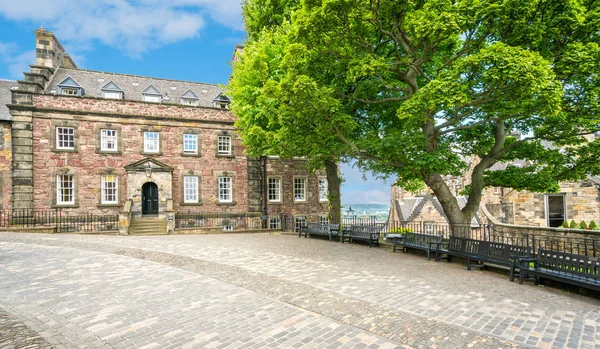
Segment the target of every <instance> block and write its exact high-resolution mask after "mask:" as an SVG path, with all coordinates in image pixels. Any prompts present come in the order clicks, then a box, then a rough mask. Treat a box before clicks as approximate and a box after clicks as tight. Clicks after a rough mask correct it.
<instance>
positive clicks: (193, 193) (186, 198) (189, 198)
mask: <svg viewBox="0 0 600 349" xmlns="http://www.w3.org/2000/svg"><path fill="white" fill-rule="evenodd" d="M183 202H186V203H196V202H198V177H197V176H184V177H183Z"/></svg>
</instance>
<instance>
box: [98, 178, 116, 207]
mask: <svg viewBox="0 0 600 349" xmlns="http://www.w3.org/2000/svg"><path fill="white" fill-rule="evenodd" d="M102 203H103V204H118V203H119V179H118V178H117V176H113V175H106V176H102Z"/></svg>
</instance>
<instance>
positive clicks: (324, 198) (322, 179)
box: [319, 177, 329, 202]
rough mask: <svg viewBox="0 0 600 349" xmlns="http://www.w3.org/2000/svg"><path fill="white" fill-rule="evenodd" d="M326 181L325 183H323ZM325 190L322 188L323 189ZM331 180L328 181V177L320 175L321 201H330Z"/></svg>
mask: <svg viewBox="0 0 600 349" xmlns="http://www.w3.org/2000/svg"><path fill="white" fill-rule="evenodd" d="M322 182H324V183H325V185H324V186H323V185H321V183H322ZM323 188H324V189H325V190H322V189H323ZM328 196H329V182H327V178H325V177H319V202H327V201H329V197H328Z"/></svg>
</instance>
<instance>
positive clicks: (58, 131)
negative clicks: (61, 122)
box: [56, 126, 75, 149]
mask: <svg viewBox="0 0 600 349" xmlns="http://www.w3.org/2000/svg"><path fill="white" fill-rule="evenodd" d="M64 130H71V132H72V133H71V134H68V133H64V132H61V131H64ZM60 136H63V137H70V139H67V140H63V141H62V143H63V144H64V143H67V144H69V143H72V144H73V146H66V147H65V146H64V145H61V140H60V139H59V138H60ZM63 139H64V138H63ZM56 149H75V128H74V127H66V126H57V127H56Z"/></svg>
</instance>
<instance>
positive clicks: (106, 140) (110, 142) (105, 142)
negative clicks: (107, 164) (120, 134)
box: [100, 129, 117, 151]
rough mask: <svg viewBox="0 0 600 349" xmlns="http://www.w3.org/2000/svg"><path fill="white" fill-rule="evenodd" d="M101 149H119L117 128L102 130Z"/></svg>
mask: <svg viewBox="0 0 600 349" xmlns="http://www.w3.org/2000/svg"><path fill="white" fill-rule="evenodd" d="M100 150H102V151H117V130H109V129H101V130H100Z"/></svg>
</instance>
